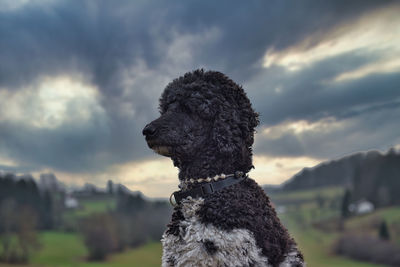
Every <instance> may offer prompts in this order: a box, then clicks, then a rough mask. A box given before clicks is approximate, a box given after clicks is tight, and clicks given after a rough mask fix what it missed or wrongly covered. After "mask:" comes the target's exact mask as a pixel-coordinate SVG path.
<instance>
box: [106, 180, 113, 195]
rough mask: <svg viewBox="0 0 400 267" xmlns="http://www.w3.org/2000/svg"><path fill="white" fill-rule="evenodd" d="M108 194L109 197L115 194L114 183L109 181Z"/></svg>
mask: <svg viewBox="0 0 400 267" xmlns="http://www.w3.org/2000/svg"><path fill="white" fill-rule="evenodd" d="M107 192H108V194H109V195H113V194H114V183H113V181H111V180H108V182H107Z"/></svg>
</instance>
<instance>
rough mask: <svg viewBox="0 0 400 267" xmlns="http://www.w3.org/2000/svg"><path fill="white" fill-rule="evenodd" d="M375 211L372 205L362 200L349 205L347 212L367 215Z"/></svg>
mask: <svg viewBox="0 0 400 267" xmlns="http://www.w3.org/2000/svg"><path fill="white" fill-rule="evenodd" d="M374 210H375V206H374V204H372V203H371V202H369V201H368V200H365V199H362V200H359V201H357V202H355V203H352V204H350V205H349V211H350V212H352V213H354V214H367V213H371V212H373V211H374Z"/></svg>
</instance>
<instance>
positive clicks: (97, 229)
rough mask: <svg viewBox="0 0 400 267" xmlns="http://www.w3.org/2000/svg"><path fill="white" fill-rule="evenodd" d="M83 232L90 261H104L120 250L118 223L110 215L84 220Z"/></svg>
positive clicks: (100, 215) (99, 215) (82, 223)
mask: <svg viewBox="0 0 400 267" xmlns="http://www.w3.org/2000/svg"><path fill="white" fill-rule="evenodd" d="M81 232H82V235H83V238H84V241H85V245H86V247H87V248H88V250H89V260H104V259H105V258H106V257H107V255H108V254H110V253H111V252H114V251H116V250H117V249H118V248H119V240H118V229H117V223H116V221H115V219H114V218H113V217H112V216H111V215H110V214H94V215H92V216H90V217H87V218H85V219H83V221H82V222H81Z"/></svg>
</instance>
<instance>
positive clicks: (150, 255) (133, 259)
mask: <svg viewBox="0 0 400 267" xmlns="http://www.w3.org/2000/svg"><path fill="white" fill-rule="evenodd" d="M40 240H41V243H42V249H41V250H40V251H38V252H36V253H35V254H34V255H33V257H32V259H31V264H30V265H7V264H0V267H13V266H31V267H39V266H40V267H107V266H110V267H124V266H138V267H153V266H160V265H161V243H159V242H153V243H149V244H146V245H144V246H142V247H140V248H137V249H130V250H126V251H124V252H122V253H117V254H114V255H112V256H110V257H109V258H107V260H106V261H105V262H87V261H86V258H85V257H86V255H87V251H86V248H85V246H84V244H83V242H82V240H81V238H80V237H79V235H77V234H72V233H60V232H45V233H42V234H41V235H40Z"/></svg>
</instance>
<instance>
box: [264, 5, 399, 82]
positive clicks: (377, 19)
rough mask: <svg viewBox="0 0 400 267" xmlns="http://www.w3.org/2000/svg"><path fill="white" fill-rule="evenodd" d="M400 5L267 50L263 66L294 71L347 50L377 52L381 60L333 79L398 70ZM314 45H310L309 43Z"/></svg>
mask: <svg viewBox="0 0 400 267" xmlns="http://www.w3.org/2000/svg"><path fill="white" fill-rule="evenodd" d="M399 13H400V8H399V6H398V5H394V6H389V7H386V8H382V9H380V10H378V11H373V12H371V13H367V14H365V15H364V16H362V17H361V18H360V19H359V20H357V21H356V22H355V23H353V24H347V25H342V26H341V27H338V28H336V29H335V30H334V31H333V32H330V33H328V34H326V35H323V36H322V40H315V38H319V37H315V36H310V37H307V38H306V39H304V40H303V41H302V42H301V43H298V44H295V45H294V46H292V47H290V48H288V49H286V50H283V51H274V49H269V50H268V51H267V53H266V55H265V57H264V64H263V66H264V67H265V68H269V67H271V66H272V65H280V66H283V67H285V68H286V69H288V70H289V71H297V70H300V69H302V68H304V67H306V66H308V65H311V64H313V63H315V62H317V61H320V60H322V59H325V58H328V57H334V56H337V55H340V54H344V53H347V52H354V53H359V52H366V53H373V52H378V53H379V54H380V55H381V56H382V59H381V60H379V62H374V63H372V64H371V65H367V66H363V67H362V68H361V69H359V70H354V71H352V72H351V73H348V74H341V75H340V76H339V77H338V78H337V79H336V80H338V81H340V80H344V79H350V78H360V77H362V76H364V75H368V74H371V73H374V72H390V71H397V70H399V69H400V61H399V60H398V57H394V56H393V55H396V54H397V55H399V53H400V47H399V44H400V27H399V25H400V16H399V15H398V14H399ZM315 42H318V43H317V45H315V46H312V44H313V43H315Z"/></svg>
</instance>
